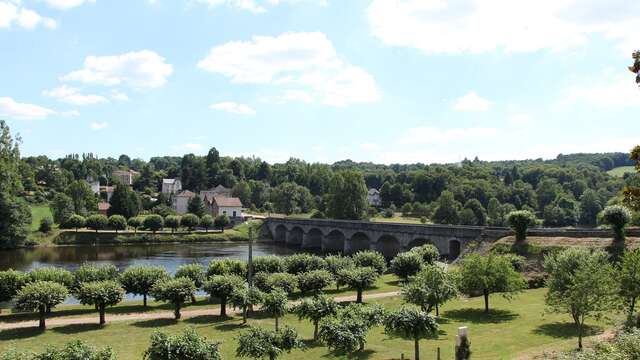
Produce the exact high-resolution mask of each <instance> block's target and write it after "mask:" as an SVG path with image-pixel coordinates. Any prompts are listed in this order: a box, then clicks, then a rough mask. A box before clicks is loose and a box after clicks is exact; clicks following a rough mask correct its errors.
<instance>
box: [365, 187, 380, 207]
mask: <svg viewBox="0 0 640 360" xmlns="http://www.w3.org/2000/svg"><path fill="white" fill-rule="evenodd" d="M367 202H368V203H369V205H370V206H376V207H377V206H382V199H381V198H380V191H378V189H373V188H372V189H369V191H368V192H367Z"/></svg>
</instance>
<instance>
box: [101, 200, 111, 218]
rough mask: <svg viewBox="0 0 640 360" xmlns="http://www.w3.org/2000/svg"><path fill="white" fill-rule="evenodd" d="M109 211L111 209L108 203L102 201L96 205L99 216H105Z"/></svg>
mask: <svg viewBox="0 0 640 360" xmlns="http://www.w3.org/2000/svg"><path fill="white" fill-rule="evenodd" d="M109 209H111V204H109V203H108V202H104V201H102V202H99V203H98V213H99V214H100V215H104V216H107V214H108V212H109Z"/></svg>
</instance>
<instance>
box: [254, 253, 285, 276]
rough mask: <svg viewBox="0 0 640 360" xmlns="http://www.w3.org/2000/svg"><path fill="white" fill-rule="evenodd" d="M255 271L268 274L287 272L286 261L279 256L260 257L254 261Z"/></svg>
mask: <svg viewBox="0 0 640 360" xmlns="http://www.w3.org/2000/svg"><path fill="white" fill-rule="evenodd" d="M253 271H254V272H256V273H259V272H264V273H268V274H273V273H279V272H285V271H286V265H285V262H284V259H283V258H282V257H281V256H277V255H267V256H259V257H256V258H254V259H253Z"/></svg>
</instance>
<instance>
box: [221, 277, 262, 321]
mask: <svg viewBox="0 0 640 360" xmlns="http://www.w3.org/2000/svg"><path fill="white" fill-rule="evenodd" d="M229 299H230V300H231V304H233V306H234V307H236V308H240V309H241V310H242V323H243V324H246V323H247V315H248V312H249V309H251V308H253V306H255V305H258V304H261V303H262V301H263V299H264V293H263V292H262V291H260V290H258V289H257V288H255V287H248V286H242V287H239V288H236V289H234V290H233V292H232V293H231V296H230V298H229Z"/></svg>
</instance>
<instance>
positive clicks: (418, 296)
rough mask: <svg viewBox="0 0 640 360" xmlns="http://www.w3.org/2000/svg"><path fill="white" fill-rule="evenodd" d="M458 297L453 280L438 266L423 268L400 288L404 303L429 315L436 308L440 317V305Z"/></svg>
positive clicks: (450, 275)
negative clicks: (415, 306) (414, 306)
mask: <svg viewBox="0 0 640 360" xmlns="http://www.w3.org/2000/svg"><path fill="white" fill-rule="evenodd" d="M456 296H458V290H457V288H456V285H455V279H454V277H453V276H452V274H449V273H448V272H447V271H446V270H445V269H443V268H442V267H440V266H438V265H427V266H425V267H424V268H423V269H422V270H421V271H420V272H419V273H418V274H417V275H416V276H414V277H412V278H411V281H410V282H408V283H406V284H405V285H404V286H403V287H402V298H403V299H404V301H406V302H408V303H410V304H414V305H417V306H419V307H420V309H422V311H426V312H427V313H430V312H431V310H432V309H433V308H434V307H435V308H436V316H440V305H442V304H444V303H446V302H447V301H449V300H452V299H455V298H456Z"/></svg>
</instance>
